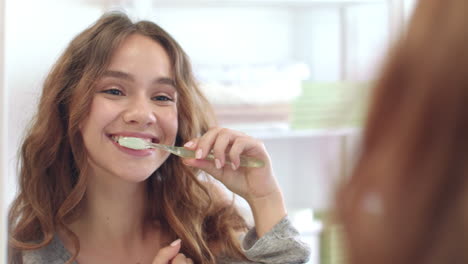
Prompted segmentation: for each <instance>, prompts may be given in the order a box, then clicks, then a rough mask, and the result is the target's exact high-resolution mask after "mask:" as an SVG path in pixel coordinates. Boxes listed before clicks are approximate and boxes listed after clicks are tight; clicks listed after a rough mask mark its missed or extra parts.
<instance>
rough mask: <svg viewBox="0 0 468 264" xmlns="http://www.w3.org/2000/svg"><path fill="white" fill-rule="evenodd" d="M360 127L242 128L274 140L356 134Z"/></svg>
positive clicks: (254, 135) (251, 134)
mask: <svg viewBox="0 0 468 264" xmlns="http://www.w3.org/2000/svg"><path fill="white" fill-rule="evenodd" d="M361 130H362V129H361V128H340V129H332V128H330V129H310V130H277V131H274V130H272V131H255V130H243V131H242V132H245V133H246V134H248V135H249V136H252V137H254V138H258V139H261V140H276V139H300V138H317V137H328V136H336V137H341V136H347V135H356V134H358V133H360V132H361Z"/></svg>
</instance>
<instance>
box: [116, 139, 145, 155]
mask: <svg viewBox="0 0 468 264" xmlns="http://www.w3.org/2000/svg"><path fill="white" fill-rule="evenodd" d="M110 141H112V143H114V145H115V146H117V148H118V149H119V150H120V151H122V152H124V153H126V154H128V155H132V156H136V157H147V156H150V155H151V154H153V152H154V149H141V150H136V149H130V148H126V147H122V146H121V145H119V144H118V143H117V142H115V141H114V140H112V139H110Z"/></svg>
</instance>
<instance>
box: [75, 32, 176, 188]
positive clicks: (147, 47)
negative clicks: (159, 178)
mask: <svg viewBox="0 0 468 264" xmlns="http://www.w3.org/2000/svg"><path fill="white" fill-rule="evenodd" d="M170 65H171V64H170V60H169V57H168V55H167V53H166V51H165V50H164V49H163V47H162V46H161V45H160V44H159V43H157V42H155V41H154V40H152V39H151V38H148V37H146V36H143V35H139V34H133V35H130V36H129V37H127V39H126V40H125V41H124V42H123V43H122V45H121V46H120V47H119V48H117V49H116V50H115V52H114V53H113V56H112V58H111V61H110V65H109V67H108V68H107V69H106V72H105V73H104V75H103V76H102V77H101V79H100V80H98V82H97V85H96V86H95V87H94V97H93V101H92V104H91V110H90V113H89V116H88V117H87V119H86V120H85V121H84V123H83V124H82V127H81V132H82V135H83V140H84V144H85V147H86V149H87V151H88V155H89V158H88V159H89V162H90V165H91V168H92V170H93V172H94V174H96V175H100V174H104V175H110V176H115V177H119V178H121V179H123V180H125V181H130V182H140V181H143V180H145V179H147V178H148V177H149V176H150V175H151V174H152V173H153V172H154V171H155V170H156V169H158V168H159V166H161V164H162V163H163V162H164V161H165V160H166V159H167V157H168V156H169V154H168V153H167V152H164V151H161V150H157V149H148V150H131V149H128V148H125V147H122V146H120V145H119V144H118V143H117V142H116V141H115V139H116V138H118V137H122V136H126V137H138V138H143V139H145V140H148V141H152V142H155V143H161V144H167V145H173V144H174V142H175V139H176V134H177V127H178V123H177V91H176V88H175V84H174V78H173V74H172V69H171V66H170Z"/></svg>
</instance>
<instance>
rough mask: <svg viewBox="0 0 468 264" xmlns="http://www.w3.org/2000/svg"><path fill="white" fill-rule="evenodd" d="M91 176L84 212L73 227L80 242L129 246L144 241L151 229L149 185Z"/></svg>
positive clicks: (84, 200)
mask: <svg viewBox="0 0 468 264" xmlns="http://www.w3.org/2000/svg"><path fill="white" fill-rule="evenodd" d="M92 176H93V177H89V182H88V186H87V189H86V195H85V198H84V199H83V201H82V202H83V211H82V213H81V215H80V217H79V219H78V220H77V221H76V222H75V223H74V224H72V229H76V231H77V234H78V236H79V237H80V240H83V241H93V242H95V243H97V244H99V243H101V242H104V241H106V244H109V241H112V244H114V245H115V246H116V247H128V245H129V244H134V243H135V242H136V241H144V240H145V234H149V233H151V232H147V231H148V228H150V226H149V225H148V222H147V221H146V212H147V191H146V182H139V183H130V182H125V181H123V180H121V179H118V178H115V177H101V176H102V175H92Z"/></svg>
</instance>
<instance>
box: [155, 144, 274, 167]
mask: <svg viewBox="0 0 468 264" xmlns="http://www.w3.org/2000/svg"><path fill="white" fill-rule="evenodd" d="M154 146H155V147H158V146H163V149H165V150H166V151H169V152H171V153H172V154H175V155H177V156H180V157H183V158H195V151H193V150H189V149H186V148H184V147H167V146H164V145H158V144H154ZM214 159H215V157H214V155H213V153H209V154H208V156H206V158H205V160H214ZM226 163H228V164H231V161H230V160H229V159H227V160H226ZM240 167H247V168H263V167H265V162H264V161H263V160H260V159H256V158H251V157H247V156H243V155H241V156H240Z"/></svg>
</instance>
